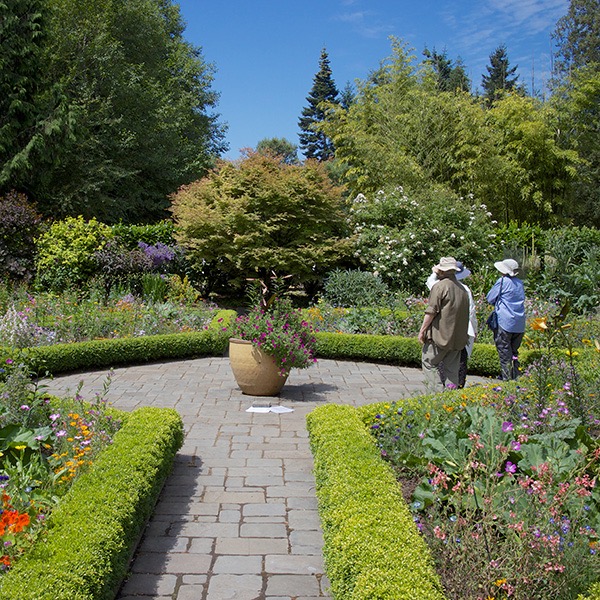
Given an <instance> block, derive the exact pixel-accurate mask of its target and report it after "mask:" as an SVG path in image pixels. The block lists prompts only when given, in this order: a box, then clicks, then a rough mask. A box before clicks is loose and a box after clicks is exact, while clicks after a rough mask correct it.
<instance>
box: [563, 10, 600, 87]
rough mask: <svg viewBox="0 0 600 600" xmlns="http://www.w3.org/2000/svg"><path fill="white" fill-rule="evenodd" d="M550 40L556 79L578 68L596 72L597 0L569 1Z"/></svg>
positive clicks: (599, 58)
mask: <svg viewBox="0 0 600 600" xmlns="http://www.w3.org/2000/svg"><path fill="white" fill-rule="evenodd" d="M552 38H553V40H554V42H555V44H556V53H555V63H554V71H555V73H554V74H555V77H556V78H557V79H559V80H560V79H563V78H565V77H567V76H569V75H570V74H571V73H572V72H573V71H574V70H576V69H580V68H581V67H588V66H591V65H595V68H596V69H600V3H599V2H598V0H571V1H570V3H569V10H568V12H567V14H566V15H564V16H563V17H561V18H560V19H559V20H558V22H557V24H556V29H555V30H554V33H553V34H552Z"/></svg>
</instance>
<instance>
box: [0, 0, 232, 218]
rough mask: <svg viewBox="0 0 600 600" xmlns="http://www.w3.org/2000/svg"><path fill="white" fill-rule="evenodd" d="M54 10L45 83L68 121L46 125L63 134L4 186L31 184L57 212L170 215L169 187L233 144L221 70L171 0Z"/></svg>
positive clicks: (66, 0)
mask: <svg viewBox="0 0 600 600" xmlns="http://www.w3.org/2000/svg"><path fill="white" fill-rule="evenodd" d="M13 4H15V3H13ZM44 6H46V7H47V15H46V22H45V26H44V31H43V33H44V40H45V41H44V43H43V45H42V49H41V51H40V57H39V60H40V61H41V65H42V67H41V69H42V72H43V76H41V77H38V78H37V81H38V85H41V86H45V87H46V88H53V89H54V88H56V87H57V86H58V88H59V89H60V96H61V97H62V98H63V103H65V104H66V105H67V106H68V110H67V116H68V118H65V119H63V121H62V122H60V121H59V122H57V123H56V124H53V125H52V127H51V126H50V125H48V126H47V127H46V129H50V130H51V131H53V132H54V135H55V136H56V137H58V138H59V141H58V142H55V143H54V144H53V145H52V148H51V149H49V150H48V151H47V152H44V153H38V154H37V155H35V156H33V155H30V156H29V157H28V159H29V163H28V165H27V166H28V169H27V172H26V176H25V177H24V176H21V177H16V175H15V177H12V178H6V179H5V180H3V181H2V190H6V189H10V188H12V187H14V188H16V189H17V190H19V189H25V190H27V192H28V196H29V197H30V198H32V199H33V200H35V201H36V204H37V205H38V207H39V209H40V210H41V211H42V212H43V213H44V214H46V215H52V216H55V217H60V216H63V215H69V214H71V215H74V214H81V215H83V216H84V217H86V218H91V217H97V218H100V219H102V220H103V221H106V222H116V221H119V220H121V219H122V220H124V221H132V222H136V221H138V222H142V221H150V220H156V219H159V218H161V217H164V216H165V214H166V213H165V210H166V208H167V206H168V194H169V193H171V192H173V191H174V190H176V189H177V188H178V186H179V185H181V184H183V183H186V182H189V181H192V180H194V179H195V178H198V177H200V176H201V175H202V174H204V173H205V172H206V171H207V169H208V168H209V167H210V166H211V165H212V164H213V160H214V157H215V155H218V154H219V153H220V152H221V151H222V150H223V149H224V144H223V128H222V126H221V125H220V124H219V123H218V121H217V116H216V115H215V114H212V113H211V112H210V111H211V110H212V108H213V107H214V106H215V103H216V100H217V96H216V94H215V93H214V91H212V89H211V87H210V86H211V83H212V77H213V69H212V67H211V66H210V65H207V64H206V63H205V62H204V60H203V57H202V54H201V52H200V50H199V49H198V48H196V47H194V46H192V45H191V44H189V43H188V42H186V41H185V40H184V38H183V35H182V34H183V30H184V25H183V22H182V19H181V15H180V13H179V7H178V6H177V5H174V4H173V3H172V1H171V0H134V1H125V0H94V1H92V0H47V1H46V2H45V3H44ZM38 68H39V67H38ZM21 134H22V132H21ZM13 147H14V148H15V149H18V144H15V145H14V146H13Z"/></svg>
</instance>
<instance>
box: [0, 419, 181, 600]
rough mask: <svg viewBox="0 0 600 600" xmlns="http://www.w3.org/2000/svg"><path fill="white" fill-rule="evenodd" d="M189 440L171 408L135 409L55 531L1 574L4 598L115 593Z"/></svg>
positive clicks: (70, 497)
mask: <svg viewBox="0 0 600 600" xmlns="http://www.w3.org/2000/svg"><path fill="white" fill-rule="evenodd" d="M182 442H183V425H182V422H181V417H180V416H179V415H178V414H177V413H176V412H175V411H174V410H172V409H156V408H142V409H139V410H137V411H134V412H133V413H132V414H131V415H129V416H128V417H127V418H126V420H125V423H124V425H123V427H122V429H121V430H120V431H119V432H118V433H117V434H116V435H115V438H114V442H113V444H112V445H111V446H109V447H108V448H107V449H106V450H104V451H103V452H102V453H101V454H100V455H99V457H98V459H97V460H96V462H95V464H94V465H93V467H92V468H91V469H90V471H88V472H87V473H85V474H84V475H82V476H81V477H80V478H79V479H78V480H77V481H76V482H75V483H74V485H73V487H72V488H71V490H70V491H69V493H68V494H67V495H66V496H65V498H64V499H63V501H62V502H61V503H60V505H59V506H58V507H57V508H56V509H55V510H54V512H53V513H52V515H51V517H50V522H49V529H48V534H47V535H46V538H45V539H44V540H40V541H39V542H38V543H37V544H36V545H35V546H34V548H33V549H32V550H31V551H30V552H29V553H27V554H26V555H25V556H24V557H22V559H21V560H20V561H19V562H18V563H17V564H16V565H15V567H14V569H12V570H11V571H9V572H8V573H7V574H5V575H3V576H2V578H0V596H1V597H2V598H3V599H4V600H13V599H14V600H16V599H17V598H18V599H19V600H51V599H53V600H84V599H86V600H92V599H94V600H101V599H105V600H109V599H112V598H114V596H115V593H116V592H117V590H118V588H119V586H120V584H121V581H122V580H123V578H124V576H125V574H126V572H127V567H128V563H129V559H130V556H131V554H132V552H133V551H134V549H135V545H136V543H137V541H138V539H139V537H140V535H141V534H142V531H143V528H144V526H145V524H146V522H147V520H148V518H149V517H150V515H151V514H152V510H153V508H154V505H155V503H156V501H157V499H158V495H159V493H160V491H161V489H162V486H163V484H164V482H165V480H166V478H167V475H168V474H169V472H170V470H171V468H172V464H173V460H174V458H175V454H176V452H177V450H178V449H179V448H180V447H181V444H182Z"/></svg>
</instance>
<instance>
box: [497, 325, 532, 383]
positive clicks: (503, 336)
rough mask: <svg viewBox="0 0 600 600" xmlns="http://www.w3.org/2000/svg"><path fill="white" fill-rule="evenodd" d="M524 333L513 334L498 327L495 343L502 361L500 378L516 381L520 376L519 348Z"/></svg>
mask: <svg viewBox="0 0 600 600" xmlns="http://www.w3.org/2000/svg"><path fill="white" fill-rule="evenodd" d="M524 335H525V334H524V333H511V332H510V331H504V329H502V328H501V327H498V329H497V330H496V332H495V334H494V342H495V344H496V349H497V350H498V358H499V359H500V372H501V375H500V378H501V379H505V380H508V379H516V378H517V377H518V376H519V347H520V346H521V342H522V341H523V336H524Z"/></svg>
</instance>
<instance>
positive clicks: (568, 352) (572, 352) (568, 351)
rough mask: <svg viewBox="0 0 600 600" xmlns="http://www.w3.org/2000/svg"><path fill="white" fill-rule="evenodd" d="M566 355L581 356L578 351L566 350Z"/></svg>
mask: <svg viewBox="0 0 600 600" xmlns="http://www.w3.org/2000/svg"><path fill="white" fill-rule="evenodd" d="M565 354H566V355H567V356H579V352H577V350H572V351H571V350H565Z"/></svg>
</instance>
